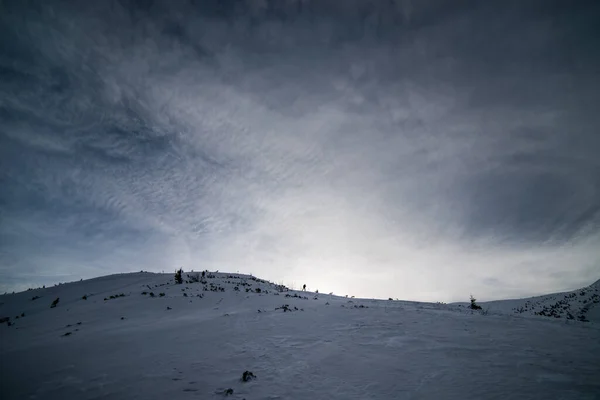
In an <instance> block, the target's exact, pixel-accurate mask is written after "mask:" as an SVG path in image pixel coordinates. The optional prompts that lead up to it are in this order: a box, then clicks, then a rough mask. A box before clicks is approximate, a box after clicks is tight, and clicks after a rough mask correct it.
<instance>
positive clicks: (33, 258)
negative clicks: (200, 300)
mask: <svg viewBox="0 0 600 400" xmlns="http://www.w3.org/2000/svg"><path fill="white" fill-rule="evenodd" d="M0 7H2V12H0V145H1V146H0V156H1V157H0V170H1V172H0V178H1V179H2V183H3V185H2V191H1V192H0V205H1V206H2V213H1V214H0V215H1V217H2V221H3V223H2V229H0V235H1V236H0V237H1V238H2V242H1V244H0V261H2V263H3V264H2V265H3V266H2V269H1V270H0V273H1V274H2V277H4V278H5V279H2V281H3V282H9V281H10V282H13V283H11V284H10V285H8V284H6V285H8V286H6V287H9V286H10V287H13V286H14V285H15V284H14V282H18V281H19V279H21V280H22V282H27V283H34V282H41V281H43V279H41V278H40V279H37V278H36V277H35V273H36V271H37V272H39V273H40V274H41V271H50V272H51V273H50V274H49V275H51V276H58V275H61V276H73V277H78V276H80V275H81V276H94V275H97V274H99V273H108V272H111V271H122V270H128V269H131V270H139V269H141V268H142V267H140V264H145V266H144V267H143V268H144V269H154V270H162V269H167V270H168V269H169V268H171V266H172V265H180V264H182V263H185V264H187V265H189V267H190V268H193V267H197V263H200V262H201V263H202V264H203V266H206V267H214V268H215V269H221V270H224V269H227V268H230V269H232V270H241V269H244V268H246V269H247V271H249V270H250V269H251V270H252V272H254V273H255V274H263V275H264V276H265V277H267V278H271V279H275V280H279V279H292V278H291V277H295V278H296V279H312V280H315V279H317V280H319V282H320V284H321V285H323V287H324V286H327V285H329V286H331V287H332V288H334V287H335V288H339V290H344V291H348V290H353V291H355V292H356V293H357V294H359V293H362V294H365V295H379V293H377V294H376V293H375V292H368V289H366V286H365V285H363V284H362V283H364V281H363V279H365V278H364V271H365V270H367V269H368V270H369V271H374V273H373V277H370V278H369V279H371V280H373V282H371V281H369V282H371V283H372V284H373V285H374V286H377V287H380V286H381V285H383V287H382V289H381V293H382V294H381V296H384V297H385V296H389V294H388V292H389V290H392V289H393V290H396V291H398V290H399V291H401V292H402V293H407V297H412V298H419V294H418V292H417V291H415V289H414V288H415V287H420V286H423V287H426V288H424V289H423V293H438V294H439V295H440V296H448V297H452V296H454V295H455V293H462V292H464V291H465V290H470V289H469V287H468V285H486V287H487V289H486V291H490V290H491V291H492V292H490V293H492V294H491V296H503V295H511V296H512V295H516V294H519V293H528V290H529V292H536V293H537V292H539V291H540V290H542V291H543V290H552V289H558V288H564V286H577V285H578V284H580V283H587V282H585V280H586V279H589V278H590V277H591V276H592V275H593V273H594V268H597V267H596V266H594V263H593V261H590V260H593V259H597V256H598V250H597V248H600V246H598V240H599V239H598V238H599V237H600V231H599V228H600V224H599V222H600V211H599V207H600V181H599V180H598V177H599V176H600V162H599V161H598V157H597V154H598V153H599V152H600V139H599V137H598V135H597V134H596V131H597V127H598V126H599V124H600V117H599V115H598V113H597V112H596V110H595V105H596V104H600V95H599V93H600V87H599V86H600V76H599V75H600V58H599V57H600V56H599V55H598V52H597V51H595V44H596V43H597V42H598V40H599V39H600V29H599V28H598V26H597V25H598V24H596V23H595V22H596V21H597V20H598V16H600V7H599V6H598V4H597V2H593V1H578V2H575V3H570V4H567V3H565V2H562V1H528V2H526V3H523V2H517V1H514V2H513V1H509V2H502V3H499V2H479V1H455V2H444V1H410V0H398V1H371V2H367V1H358V0H351V1H350V0H347V1H333V0H320V1H315V0H289V1H268V0H264V1H263V0H248V1H243V0H239V1H233V0H232V1H217V0H214V1H212V0H209V1H206V0H203V1H172V2H165V1H150V0H147V1H105V2H93V3H89V2H76V1H56V2H47V1H44V2H42V1H39V2H27V4H25V3H22V2H16V1H14V2H13V1H9V2H3V3H2V5H1V6H0ZM33 248H36V249H39V251H38V252H37V253H35V255H32V254H33V253H32V249H33ZM111 249H114V251H112V252H111ZM158 249H160V250H158ZM560 251H562V253H560ZM555 252H559V253H558V254H560V255H559V256H556V253H555ZM42 259H43V260H44V261H43V262H42V261H41V260H42ZM200 260H201V261H200ZM448 260H453V261H451V262H449V261H448ZM550 261H552V262H550ZM482 264H485V265H486V267H485V268H483V269H481V267H480V266H481V265H482ZM542 265H543V266H544V268H547V269H548V271H546V276H547V279H545V280H540V279H537V280H536V279H534V278H533V277H534V276H537V275H538V274H539V273H540V268H542V267H541V266H542ZM197 268H198V267H197ZM564 268H574V269H576V270H577V271H578V274H571V275H567V276H565V275H564V274H563V275H561V274H560V271H561V270H563V269H564ZM515 269H518V270H519V271H520V272H522V273H523V274H526V277H524V278H523V280H522V282H520V283H518V282H514V281H511V278H510V277H509V274H510V273H512V272H511V271H513V272H514V270H515ZM457 270H460V273H459V275H464V274H470V276H472V281H473V282H475V283H464V282H461V281H457V280H456V279H455V278H454V279H453V277H454V276H456V274H457V272H456V271H457ZM453 271H454V272H453ZM542 271H543V268H542ZM361 273H362V274H363V275H361ZM398 274H401V275H402V279H403V281H404V282H405V283H402V285H401V286H402V287H394V286H393V284H392V282H398V281H399V279H400V278H399V276H398ZM16 277H21V278H16ZM394 277H396V278H397V279H396V278H394ZM61 279H62V278H61ZM361 282H362V283H361ZM448 282H453V284H452V287H451V288H448V287H445V286H447V284H448ZM494 282H502V284H500V283H498V284H497V285H495V284H494ZM386 285H387V286H386ZM534 286H535V287H534ZM489 288H495V289H489ZM494 290H495V291H494ZM383 292H386V293H385V294H383Z"/></svg>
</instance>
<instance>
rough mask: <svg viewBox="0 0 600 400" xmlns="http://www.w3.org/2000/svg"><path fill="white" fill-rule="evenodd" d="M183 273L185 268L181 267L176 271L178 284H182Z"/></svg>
mask: <svg viewBox="0 0 600 400" xmlns="http://www.w3.org/2000/svg"><path fill="white" fill-rule="evenodd" d="M182 273H183V269H181V268H179V269H178V270H177V271H175V283H176V284H178V285H181V284H182V283H183V278H182V277H181V274H182Z"/></svg>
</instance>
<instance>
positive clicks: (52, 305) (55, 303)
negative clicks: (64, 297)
mask: <svg viewBox="0 0 600 400" xmlns="http://www.w3.org/2000/svg"><path fill="white" fill-rule="evenodd" d="M58 301H59V298H58V297H57V298H56V299H54V301H53V302H52V304H51V305H50V308H54V307H56V305H57V304H58Z"/></svg>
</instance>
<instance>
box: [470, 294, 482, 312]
mask: <svg viewBox="0 0 600 400" xmlns="http://www.w3.org/2000/svg"><path fill="white" fill-rule="evenodd" d="M476 301H477V299H476V298H475V297H473V295H471V309H472V310H481V306H479V305H477V303H475V302H476Z"/></svg>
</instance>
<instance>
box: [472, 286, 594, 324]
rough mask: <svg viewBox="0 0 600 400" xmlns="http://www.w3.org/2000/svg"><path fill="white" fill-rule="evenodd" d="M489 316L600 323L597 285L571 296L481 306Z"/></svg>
mask: <svg viewBox="0 0 600 400" xmlns="http://www.w3.org/2000/svg"><path fill="white" fill-rule="evenodd" d="M481 306H482V307H483V308H484V309H488V310H489V311H490V312H501V313H516V314H523V315H535V316H543V317H550V318H556V319H562V320H577V321H582V322H590V321H593V322H600V281H597V282H595V283H594V284H592V285H590V286H587V287H584V288H581V289H578V290H574V291H572V292H563V293H554V294H548V295H545V296H538V297H530V298H527V299H516V300H501V301H490V302H486V303H481Z"/></svg>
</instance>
